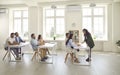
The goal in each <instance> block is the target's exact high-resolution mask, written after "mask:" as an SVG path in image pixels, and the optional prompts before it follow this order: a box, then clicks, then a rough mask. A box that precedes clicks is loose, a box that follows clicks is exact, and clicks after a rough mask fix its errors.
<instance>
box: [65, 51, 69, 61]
mask: <svg viewBox="0 0 120 75" xmlns="http://www.w3.org/2000/svg"><path fill="white" fill-rule="evenodd" d="M68 55H69V53H67V54H66V57H65V63H66V61H67V58H68Z"/></svg>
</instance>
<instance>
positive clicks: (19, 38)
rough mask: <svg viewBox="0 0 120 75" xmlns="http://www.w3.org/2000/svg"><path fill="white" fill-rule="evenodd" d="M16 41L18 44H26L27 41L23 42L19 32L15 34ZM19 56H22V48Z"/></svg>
mask: <svg viewBox="0 0 120 75" xmlns="http://www.w3.org/2000/svg"><path fill="white" fill-rule="evenodd" d="M15 40H16V42H18V43H24V42H25V41H23V40H22V38H21V37H20V36H19V34H18V32H15ZM19 54H21V48H20V51H19ZM22 55H23V53H22Z"/></svg>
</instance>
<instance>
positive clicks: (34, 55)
mask: <svg viewBox="0 0 120 75" xmlns="http://www.w3.org/2000/svg"><path fill="white" fill-rule="evenodd" d="M36 53H37V52H35V53H34V54H33V57H32V59H31V60H32V61H33V59H34V58H35V57H36Z"/></svg>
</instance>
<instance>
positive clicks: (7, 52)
mask: <svg viewBox="0 0 120 75" xmlns="http://www.w3.org/2000/svg"><path fill="white" fill-rule="evenodd" d="M5 51H6V53H5V55H4V57H3V59H2V60H4V59H5V57H6V56H7V55H8V54H12V55H13V56H14V58H15V55H14V53H13V52H12V50H10V53H9V51H8V50H5Z"/></svg>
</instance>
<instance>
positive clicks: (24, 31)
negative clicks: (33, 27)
mask: <svg viewBox="0 0 120 75" xmlns="http://www.w3.org/2000/svg"><path fill="white" fill-rule="evenodd" d="M26 32H28V19H23V33H26Z"/></svg>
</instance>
